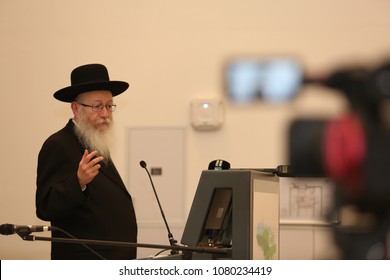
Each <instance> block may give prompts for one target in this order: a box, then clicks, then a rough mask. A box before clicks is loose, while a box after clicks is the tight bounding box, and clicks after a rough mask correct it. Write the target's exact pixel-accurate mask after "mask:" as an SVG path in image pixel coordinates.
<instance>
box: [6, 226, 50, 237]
mask: <svg viewBox="0 0 390 280" xmlns="http://www.w3.org/2000/svg"><path fill="white" fill-rule="evenodd" d="M52 230H54V228H53V227H51V226H31V225H22V226H18V225H13V224H2V225H0V234H2V235H11V234H15V233H16V234H18V235H20V236H25V235H29V234H30V233H32V232H42V231H52Z"/></svg>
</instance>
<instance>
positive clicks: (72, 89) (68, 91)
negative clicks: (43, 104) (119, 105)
mask: <svg viewBox="0 0 390 280" xmlns="http://www.w3.org/2000/svg"><path fill="white" fill-rule="evenodd" d="M128 87H129V84H128V83H126V82H122V81H107V82H96V83H86V84H79V85H76V86H69V87H66V88H63V89H60V90H58V91H56V92H55V93H54V95H53V96H54V98H55V99H57V100H60V101H63V102H73V101H75V99H76V97H77V96H78V95H79V94H81V93H84V92H88V91H94V90H108V91H111V93H112V96H116V95H119V94H121V93H123V92H124V91H126V90H127V89H128Z"/></svg>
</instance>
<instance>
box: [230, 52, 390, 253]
mask: <svg viewBox="0 0 390 280" xmlns="http://www.w3.org/2000/svg"><path fill="white" fill-rule="evenodd" d="M251 69H252V70H251ZM240 70H241V71H240ZM251 71H252V72H251ZM303 72H304V71H303V70H302V67H301V66H300V65H299V64H298V63H297V62H296V61H295V60H293V59H287V60H286V59H281V60H280V59H276V60H265V61H261V60H258V61H255V62H254V61H253V60H252V61H250V63H249V61H248V60H246V61H244V60H236V61H233V62H231V63H230V64H229V65H228V67H227V71H226V73H227V76H226V81H227V92H228V95H229V97H230V99H231V100H233V101H234V102H241V103H243V102H250V101H253V100H255V99H262V100H265V101H266V102H267V101H268V102H275V101H278V102H280V101H288V100H291V99H292V97H294V96H295V95H296V94H297V93H298V92H299V89H300V88H301V87H303V86H305V85H307V84H309V85H310V84H317V85H320V86H323V87H325V88H330V89H333V90H336V91H338V92H340V94H342V95H343V97H345V98H346V100H347V102H348V105H349V108H348V110H347V111H346V112H345V114H344V115H342V116H341V117H338V118H334V119H319V118H311V119H310V118H300V119H295V120H293V121H292V123H291V124H290V127H289V134H288V135H289V139H288V159H289V164H290V166H291V168H292V169H293V171H294V173H295V175H296V176H297V177H328V178H330V179H331V180H332V181H333V182H334V184H335V186H336V189H335V211H339V210H340V209H341V208H342V207H343V206H345V205H353V206H354V207H356V208H357V209H358V211H359V212H361V213H370V214H372V215H373V217H374V219H375V222H374V224H375V225H373V226H372V227H371V228H370V229H369V230H368V231H364V232H359V234H356V233H355V232H354V233H353V234H352V233H351V232H349V231H340V230H338V229H336V235H335V236H336V240H338V241H339V242H338V243H339V245H341V247H342V249H343V250H344V257H345V258H354V259H355V258H359V259H360V258H368V257H367V256H368V254H369V253H368V251H369V250H370V249H369V248H371V247H372V244H374V243H375V242H379V243H385V240H386V234H387V229H388V224H389V217H390V215H389V214H390V124H389V120H388V117H387V115H388V114H389V113H390V107H389V104H390V102H389V101H390V61H385V62H384V63H381V64H380V65H377V66H375V67H361V66H354V67H345V68H339V69H336V70H335V71H333V72H332V73H331V74H329V75H327V76H326V77H321V78H318V77H317V78H309V77H304V75H303ZM249 73H250V74H249ZM333 214H334V213H331V214H330V216H333ZM356 236H359V237H358V238H356ZM351 240H354V241H353V243H351V242H352V241H351ZM357 243H358V244H357ZM364 243H367V244H366V245H363V244H364ZM356 245H357V246H356ZM360 245H361V246H360ZM359 246H360V249H359V250H360V252H357V250H358V249H356V248H358V247H359ZM354 247H356V248H354ZM361 248H364V249H361ZM382 249H383V248H382ZM383 254H384V253H383ZM377 255H378V254H377ZM377 255H376V256H377ZM374 258H376V257H374Z"/></svg>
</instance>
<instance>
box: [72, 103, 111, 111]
mask: <svg viewBox="0 0 390 280" xmlns="http://www.w3.org/2000/svg"><path fill="white" fill-rule="evenodd" d="M77 104H80V105H81V106H84V107H90V108H92V111H94V112H101V111H103V108H106V110H107V111H109V112H114V111H115V109H116V105H115V104H106V105H87V104H83V103H78V102H77Z"/></svg>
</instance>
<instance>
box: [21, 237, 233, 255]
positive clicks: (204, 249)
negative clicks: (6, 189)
mask: <svg viewBox="0 0 390 280" xmlns="http://www.w3.org/2000/svg"><path fill="white" fill-rule="evenodd" d="M20 237H21V238H22V239H23V240H25V241H51V242H61V243H72V244H82V245H85V244H89V245H103V246H118V247H142V248H153V249H165V250H168V249H171V250H175V252H176V254H178V253H177V250H180V251H182V252H183V254H182V259H183V260H190V259H192V253H194V252H196V253H206V254H222V255H226V254H230V253H231V249H230V248H207V247H188V246H179V245H176V244H175V245H173V246H172V245H170V246H168V245H159V244H146V243H132V242H121V241H106V240H94V239H77V238H75V239H73V238H59V237H45V236H35V235H31V234H28V235H20Z"/></svg>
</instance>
